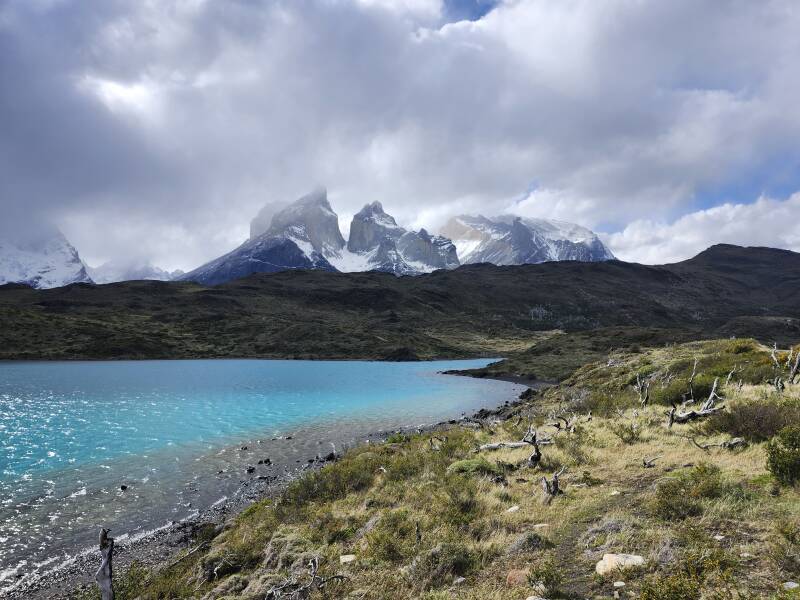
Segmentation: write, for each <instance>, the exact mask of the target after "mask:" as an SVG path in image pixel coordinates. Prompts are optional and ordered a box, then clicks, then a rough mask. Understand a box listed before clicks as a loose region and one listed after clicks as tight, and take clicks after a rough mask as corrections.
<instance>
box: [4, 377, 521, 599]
mask: <svg viewBox="0 0 800 600" xmlns="http://www.w3.org/2000/svg"><path fill="white" fill-rule="evenodd" d="M449 374H459V373H458V372H450V373H449ZM526 393H527V392H524V393H523V396H525V395H526ZM517 402H518V400H514V401H511V400H509V401H506V402H505V403H504V404H503V405H501V406H499V407H495V408H483V409H480V410H479V411H477V412H475V413H474V414H473V415H471V416H467V415H463V416H462V417H461V418H460V419H451V420H449V421H443V422H439V423H434V424H431V425H429V426H423V427H406V428H403V429H398V430H392V431H377V432H374V433H370V434H368V435H366V436H364V437H363V438H362V440H361V441H362V443H367V444H370V443H380V442H382V441H384V440H385V439H386V437H387V436H388V435H390V434H392V433H404V432H405V433H414V432H422V431H433V430H436V429H439V428H442V427H445V426H448V425H453V424H456V423H465V422H466V423H469V422H473V421H474V420H476V419H486V418H488V417H490V416H498V417H500V418H502V417H503V415H504V414H505V413H507V412H508V411H509V410H511V409H512V408H513V406H514V405H515V404H516V403H517ZM287 439H291V436H288V437H287ZM304 450H305V451H306V452H307V451H308V447H307V446H306V447H305V448H304ZM301 451H302V450H301ZM292 458H293V460H292V461H290V462H286V463H282V464H273V465H270V467H271V469H270V471H271V473H272V474H267V475H263V474H262V475H255V470H254V469H251V468H248V469H247V474H248V479H246V480H244V481H242V483H241V485H240V486H239V488H238V489H237V490H236V492H235V493H234V494H232V495H230V496H229V497H227V498H224V499H221V500H220V501H218V502H216V503H214V504H213V505H212V506H209V507H206V508H204V509H202V510H199V511H197V512H196V513H195V514H193V515H192V516H190V517H188V518H185V519H182V520H180V521H175V522H171V523H165V524H164V525H163V526H161V527H158V528H155V529H153V530H150V531H147V532H145V533H139V534H136V535H134V536H129V535H127V534H124V535H120V536H119V537H116V538H115V549H114V568H115V571H116V572H121V571H124V570H126V569H127V568H128V567H130V565H131V564H133V563H137V564H139V565H142V566H145V567H153V566H157V565H163V564H169V562H170V561H171V560H173V557H174V556H175V555H176V554H177V553H178V552H179V551H181V550H185V549H190V548H193V547H194V546H195V545H196V544H197V539H198V537H200V536H202V535H203V533H204V532H207V531H208V529H220V528H223V527H225V526H226V523H229V522H230V521H231V520H232V519H233V518H234V517H235V516H236V515H237V514H239V513H240V512H241V511H242V510H244V509H245V508H247V507H248V506H250V505H251V504H252V503H253V502H256V501H259V500H263V499H265V498H269V497H273V496H275V495H277V494H279V493H280V492H281V491H282V490H283V489H284V488H285V487H286V486H287V485H288V484H289V483H291V482H292V481H293V480H295V479H297V478H299V477H301V476H302V475H303V474H304V473H305V472H306V471H308V470H309V469H318V468H321V467H322V466H324V465H325V464H326V463H327V462H331V461H334V460H336V459H337V458H338V456H337V455H336V453H335V452H329V453H327V454H322V453H320V454H317V455H316V456H314V457H308V458H306V459H300V458H295V457H292ZM298 464H301V466H298ZM113 535H114V532H113V531H112V536H113ZM98 561H99V558H98V551H97V549H96V548H94V547H89V548H85V549H83V550H81V551H79V552H77V553H76V554H75V555H73V556H71V557H65V558H64V559H63V560H62V561H60V562H57V563H56V562H53V563H50V564H48V565H47V566H46V567H43V568H40V569H37V570H34V571H32V572H28V573H25V574H23V575H22V576H21V577H19V578H18V580H17V581H16V582H15V583H13V584H12V585H11V586H10V588H7V589H6V590H5V591H4V592H2V595H0V597H2V598H7V599H8V600H22V599H39V598H41V599H44V598H48V599H56V600H64V599H67V598H70V597H71V595H72V594H74V592H75V591H76V590H77V589H79V588H81V587H84V586H93V585H94V573H95V571H96V569H97V566H98V564H99V562H98Z"/></svg>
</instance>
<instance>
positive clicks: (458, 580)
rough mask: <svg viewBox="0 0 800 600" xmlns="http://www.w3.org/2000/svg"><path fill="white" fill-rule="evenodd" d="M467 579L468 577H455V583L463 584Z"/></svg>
mask: <svg viewBox="0 0 800 600" xmlns="http://www.w3.org/2000/svg"><path fill="white" fill-rule="evenodd" d="M466 580H467V578H466V577H456V578H455V579H453V585H461V584H462V583H464V582H465V581H466Z"/></svg>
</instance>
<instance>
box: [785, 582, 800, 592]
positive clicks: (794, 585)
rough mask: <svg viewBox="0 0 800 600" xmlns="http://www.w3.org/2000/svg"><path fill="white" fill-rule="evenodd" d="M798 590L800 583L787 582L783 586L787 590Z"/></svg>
mask: <svg viewBox="0 0 800 600" xmlns="http://www.w3.org/2000/svg"><path fill="white" fill-rule="evenodd" d="M797 588H800V583H796V582H794V581H787V582H786V583H784V584H783V589H785V590H796V589H797Z"/></svg>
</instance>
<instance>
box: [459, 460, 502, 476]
mask: <svg viewBox="0 0 800 600" xmlns="http://www.w3.org/2000/svg"><path fill="white" fill-rule="evenodd" d="M447 472H448V473H459V474H462V475H502V474H503V469H502V468H500V466H499V465H496V464H492V463H490V462H489V461H488V460H486V459H485V458H483V457H480V458H468V459H466V460H459V461H456V462H454V463H453V464H451V465H450V466H449V467H447Z"/></svg>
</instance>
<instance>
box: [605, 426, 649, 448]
mask: <svg viewBox="0 0 800 600" xmlns="http://www.w3.org/2000/svg"><path fill="white" fill-rule="evenodd" d="M608 428H609V429H610V430H611V433H613V434H614V435H615V436H617V439H619V441H621V442H622V443H623V444H627V445H629V446H630V445H633V444H635V443H636V442H638V441H640V440H641V439H642V427H641V425H639V423H638V422H637V421H634V420H631V421H617V422H614V423H611V424H610V425H609V426H608Z"/></svg>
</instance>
